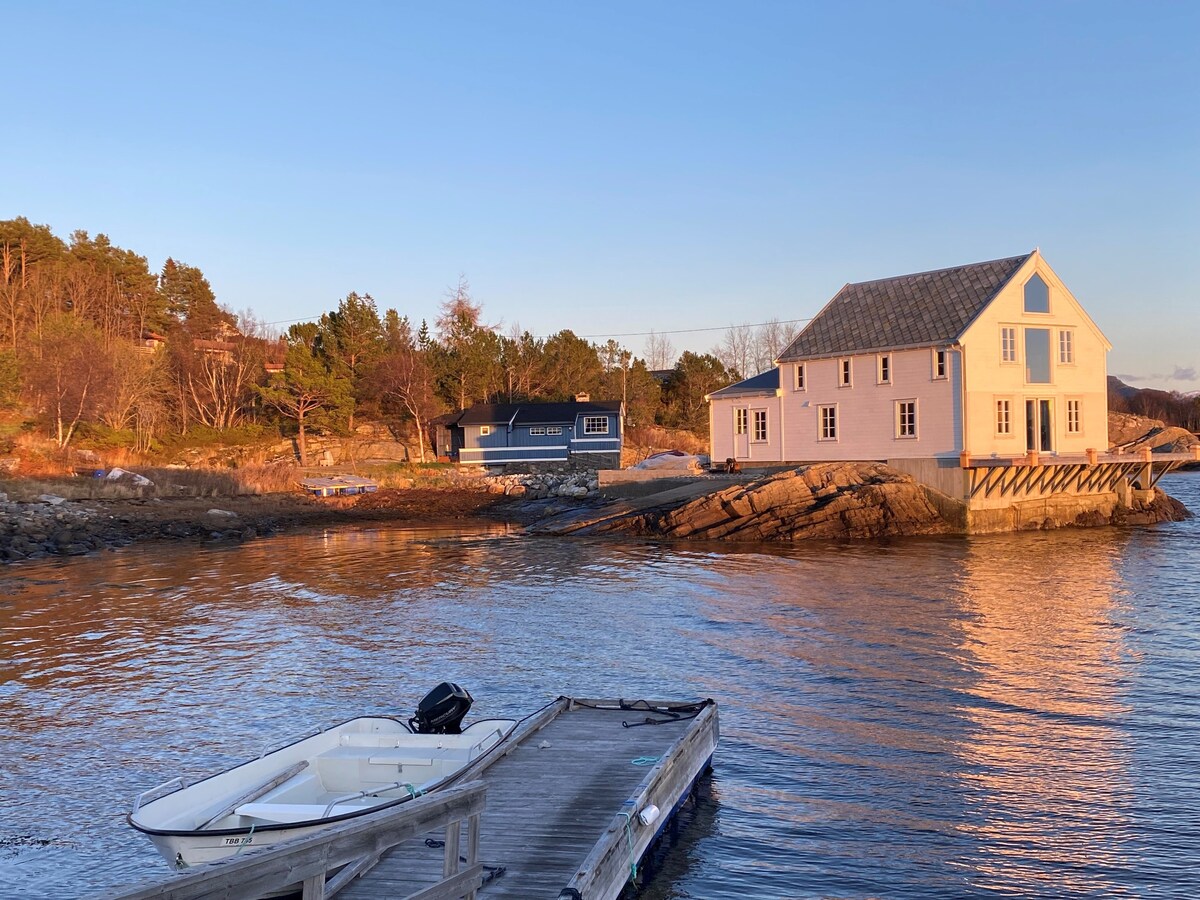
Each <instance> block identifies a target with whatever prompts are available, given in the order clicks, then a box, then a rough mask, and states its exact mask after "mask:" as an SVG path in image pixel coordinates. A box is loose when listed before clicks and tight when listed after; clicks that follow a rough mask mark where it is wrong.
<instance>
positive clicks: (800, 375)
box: [792, 363, 808, 391]
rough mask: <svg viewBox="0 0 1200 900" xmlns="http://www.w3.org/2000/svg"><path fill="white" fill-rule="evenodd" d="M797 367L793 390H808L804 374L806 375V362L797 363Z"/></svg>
mask: <svg viewBox="0 0 1200 900" xmlns="http://www.w3.org/2000/svg"><path fill="white" fill-rule="evenodd" d="M795 368H796V371H795V374H794V376H793V378H794V380H793V381H792V390H793V391H805V390H808V388H806V387H805V386H804V375H805V372H804V363H796V367H795Z"/></svg>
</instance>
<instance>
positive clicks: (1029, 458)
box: [1025, 450, 1038, 466]
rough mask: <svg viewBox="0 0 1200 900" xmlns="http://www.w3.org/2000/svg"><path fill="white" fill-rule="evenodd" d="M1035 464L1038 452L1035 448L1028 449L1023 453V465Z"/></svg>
mask: <svg viewBox="0 0 1200 900" xmlns="http://www.w3.org/2000/svg"><path fill="white" fill-rule="evenodd" d="M1037 464H1038V452H1037V451H1036V450H1030V451H1029V452H1028V453H1027V454H1026V455H1025V465H1027V466H1036V465H1037Z"/></svg>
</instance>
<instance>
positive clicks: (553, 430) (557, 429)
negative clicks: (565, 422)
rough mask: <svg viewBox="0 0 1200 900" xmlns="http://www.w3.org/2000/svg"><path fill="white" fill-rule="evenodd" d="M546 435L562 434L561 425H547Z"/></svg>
mask: <svg viewBox="0 0 1200 900" xmlns="http://www.w3.org/2000/svg"><path fill="white" fill-rule="evenodd" d="M546 434H562V426H561V425H547V426H546Z"/></svg>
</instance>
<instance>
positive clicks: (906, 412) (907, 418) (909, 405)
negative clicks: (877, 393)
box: [896, 400, 917, 438]
mask: <svg viewBox="0 0 1200 900" xmlns="http://www.w3.org/2000/svg"><path fill="white" fill-rule="evenodd" d="M916 436H917V401H916V400H897V401H896V437H898V438H915V437H916Z"/></svg>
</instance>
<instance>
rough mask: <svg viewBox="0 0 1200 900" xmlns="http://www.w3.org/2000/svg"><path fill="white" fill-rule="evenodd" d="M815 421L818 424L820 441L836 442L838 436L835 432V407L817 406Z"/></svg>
mask: <svg viewBox="0 0 1200 900" xmlns="http://www.w3.org/2000/svg"><path fill="white" fill-rule="evenodd" d="M817 420H818V423H819V424H820V431H819V432H818V433H819V434H820V438H819V439H820V440H822V441H836V440H837V436H838V431H837V406H836V404H835V405H831V406H818V407H817Z"/></svg>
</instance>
